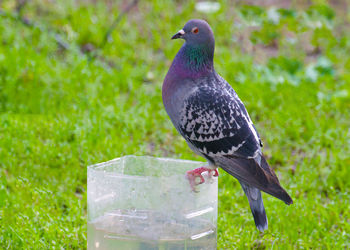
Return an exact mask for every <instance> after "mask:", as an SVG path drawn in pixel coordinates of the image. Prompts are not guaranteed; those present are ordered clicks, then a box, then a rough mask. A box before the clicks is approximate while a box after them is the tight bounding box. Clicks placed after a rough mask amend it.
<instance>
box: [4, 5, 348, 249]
mask: <svg viewBox="0 0 350 250" xmlns="http://www.w3.org/2000/svg"><path fill="white" fill-rule="evenodd" d="M72 2H73V1H58V2H56V1H54V2H46V1H44V2H43V3H41V1H37V0H33V1H30V2H29V3H27V4H26V5H25V6H24V7H23V9H22V11H21V13H22V15H23V16H25V17H26V18H28V19H30V20H32V21H35V23H36V25H35V27H28V26H26V25H24V24H23V23H21V22H20V21H18V18H17V17H16V16H15V15H14V16H13V15H12V17H10V16H9V14H10V13H14V8H15V2H14V1H9V0H7V1H6V0H5V1H2V2H1V4H0V9H1V10H2V11H3V12H1V13H0V248H4V249H22V248H24V249H28V248H34V249H49V248H50V249H51V248H66V249H78V248H85V247H86V209H87V207H86V166H87V165H90V164H93V163H98V162H102V161H107V160H110V159H113V158H116V157H119V156H122V155H128V154H136V155H153V156H165V157H173V158H182V159H194V160H202V159H200V158H199V157H197V156H195V155H194V154H193V153H192V152H191V151H190V149H189V148H188V146H187V145H186V143H185V142H184V140H183V139H182V138H181V137H180V136H179V135H178V133H177V132H176V131H175V129H174V128H173V126H172V124H171V122H170V120H169V118H168V117H167V115H166V113H165V110H164V108H163V105H162V100H161V85H162V81H163V79H164V76H165V74H166V72H167V70H168V67H169V66H170V63H171V60H172V59H173V57H174V56H175V54H176V52H177V50H178V49H179V48H180V46H181V44H182V42H180V41H171V40H170V37H171V36H172V35H173V34H174V33H175V32H176V31H178V30H179V29H180V28H181V27H182V26H183V25H184V23H185V22H186V20H188V19H190V18H194V17H197V18H198V17H201V18H205V19H206V20H208V22H209V23H210V24H211V26H212V28H213V30H214V33H215V35H216V54H215V67H216V70H217V71H218V72H219V73H220V74H221V75H222V76H223V77H224V78H225V79H226V80H227V81H228V82H230V83H231V85H232V86H233V87H234V89H235V90H236V92H237V93H238V94H239V96H240V97H241V99H242V100H243V102H244V103H245V105H246V107H247V109H248V111H249V112H250V114H251V117H252V120H253V121H254V122H255V124H256V126H257V128H258V130H259V132H260V135H261V137H262V139H263V142H264V144H265V146H264V153H265V154H266V156H267V158H268V160H269V162H270V164H271V166H273V168H274V169H275V170H276V172H277V175H278V176H279V178H280V181H281V183H282V184H283V186H284V187H285V188H286V189H287V190H288V191H289V193H290V194H291V196H292V197H293V199H294V204H293V205H291V206H285V205H284V204H283V203H282V202H280V201H278V200H277V199H275V198H273V197H271V196H268V195H265V194H264V201H265V207H266V211H267V214H268V218H269V230H268V231H267V232H266V233H264V234H260V233H259V232H258V231H257V230H256V228H255V226H254V222H253V218H252V216H251V214H250V211H249V208H248V202H247V200H246V198H245V197H244V195H243V191H242V190H241V188H240V186H239V184H238V182H237V181H236V180H235V179H234V178H232V177H230V176H229V175H228V174H225V173H224V172H223V171H221V176H220V178H219V188H220V191H219V217H218V228H219V229H218V248H219V249H225V248H226V249H232V248H242V249H245V248H247V247H249V248H262V249H264V248H268V249H294V248H306V249H309V248H325V249H330V248H334V249H344V248H350V243H349V242H350V219H349V218H350V212H349V206H350V182H349V180H350V171H349V165H350V139H349V138H350V130H349V128H350V72H349V68H350V57H349V55H350V33H349V32H348V27H349V23H350V15H349V12H346V9H345V8H344V6H332V5H329V4H327V2H326V1H320V0H319V1H317V0H315V1H312V4H311V5H309V6H305V5H304V6H298V5H295V4H292V6H291V8H290V9H280V8H274V9H272V10H271V9H270V8H269V7H259V6H248V5H243V4H235V5H234V4H232V3H230V2H226V1H222V2H221V9H220V10H219V11H218V12H216V13H213V14H203V13H198V12H196V10H195V3H194V2H189V3H187V2H185V1H184V2H182V1H178V2H177V3H173V2H170V1H169V2H168V1H153V2H144V1H142V2H140V3H139V4H138V7H137V8H134V9H133V10H131V11H130V13H128V14H127V15H126V16H125V17H124V18H123V19H122V20H121V22H120V23H119V24H118V25H117V28H116V29H115V30H114V32H113V33H112V36H111V39H110V40H109V42H108V43H107V44H106V46H104V47H103V48H99V47H100V44H102V41H103V37H104V34H105V32H106V30H107V29H108V27H109V26H110V24H111V23H112V21H113V19H114V18H115V16H116V15H118V13H120V10H121V6H122V3H120V2H117V3H113V1H96V2H97V3H96V4H93V3H92V2H89V1H76V2H75V3H72ZM105 2H106V3H108V4H105ZM347 8H349V6H348V7H347ZM276 15H277V16H278V20H277V21H276V19H275V18H273V17H274V16H276ZM55 34H60V36H61V38H62V39H63V40H64V41H66V42H67V43H68V44H70V47H69V49H68V50H63V49H62V48H60V47H59V46H58V45H57V43H56V41H55ZM86 44H90V46H91V45H92V46H93V47H95V48H96V49H95V50H94V51H93V53H94V54H96V55H97V56H95V57H94V56H92V55H86V54H83V53H82V52H81V48H82V47H84V46H86Z"/></svg>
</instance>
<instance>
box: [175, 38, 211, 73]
mask: <svg viewBox="0 0 350 250" xmlns="http://www.w3.org/2000/svg"><path fill="white" fill-rule="evenodd" d="M213 57H214V48H211V47H208V45H191V44H187V43H185V44H184V45H183V46H182V47H181V49H180V51H179V52H178V54H177V55H176V57H175V59H174V66H175V67H176V71H177V72H178V73H179V74H181V75H184V76H187V77H191V76H192V77H198V76H200V75H205V74H207V73H210V72H212V71H213V70H214V65H213Z"/></svg>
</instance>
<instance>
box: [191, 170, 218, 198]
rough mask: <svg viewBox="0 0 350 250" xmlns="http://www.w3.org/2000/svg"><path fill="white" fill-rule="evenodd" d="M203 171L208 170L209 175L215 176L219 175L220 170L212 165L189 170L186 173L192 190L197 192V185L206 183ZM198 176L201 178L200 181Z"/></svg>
mask: <svg viewBox="0 0 350 250" xmlns="http://www.w3.org/2000/svg"><path fill="white" fill-rule="evenodd" d="M203 172H208V175H209V176H215V177H216V176H219V173H218V170H217V169H216V168H215V169H212V168H210V167H200V168H196V169H193V170H189V171H187V172H186V174H187V178H188V181H189V182H190V185H191V188H192V190H193V191H195V192H196V189H195V187H196V186H197V185H199V184H202V183H204V181H205V180H204V177H203V176H202V173H203ZM211 172H214V174H213V175H211ZM197 177H199V178H200V181H199V182H198V183H197V182H196V179H197Z"/></svg>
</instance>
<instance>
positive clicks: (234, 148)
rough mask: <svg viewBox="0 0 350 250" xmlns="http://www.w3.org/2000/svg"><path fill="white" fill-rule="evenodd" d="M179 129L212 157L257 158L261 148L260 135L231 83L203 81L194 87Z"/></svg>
mask: <svg viewBox="0 0 350 250" xmlns="http://www.w3.org/2000/svg"><path fill="white" fill-rule="evenodd" d="M179 130H180V132H181V134H182V135H183V136H184V137H185V139H186V140H187V142H188V143H189V144H192V145H191V146H193V147H194V148H196V150H197V151H198V152H199V153H201V154H203V155H205V156H208V157H210V158H212V157H216V156H224V155H231V156H232V155H234V156H239V157H244V158H253V157H254V156H256V154H257V153H258V152H260V139H259V136H258V134H257V132H256V130H255V128H254V125H253V124H252V122H251V120H250V118H249V115H248V113H247V111H246V110H245V108H244V106H243V104H242V102H241V100H240V99H239V98H238V96H237V94H236V93H235V92H234V90H233V89H232V88H231V87H230V86H229V88H228V87H226V86H217V87H213V86H210V85H201V86H200V87H198V88H197V89H196V90H194V91H193V92H192V93H191V94H190V95H189V96H188V98H186V100H185V104H184V106H183V109H182V110H181V114H180V124H179ZM193 147H192V148H193Z"/></svg>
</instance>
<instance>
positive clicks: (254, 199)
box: [240, 182, 268, 232]
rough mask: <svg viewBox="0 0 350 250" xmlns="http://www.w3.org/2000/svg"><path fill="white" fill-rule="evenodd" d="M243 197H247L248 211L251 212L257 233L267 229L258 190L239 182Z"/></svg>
mask: <svg viewBox="0 0 350 250" xmlns="http://www.w3.org/2000/svg"><path fill="white" fill-rule="evenodd" d="M240 183H241V186H242V188H243V190H244V193H245V195H246V196H247V197H248V201H249V205H250V209H251V211H252V214H253V217H254V221H255V225H256V227H257V228H258V229H259V231H261V232H264V230H266V229H267V224H268V223H267V217H266V212H265V207H264V203H263V200H262V197H261V192H260V190H259V189H257V188H255V187H252V186H249V185H247V184H245V183H243V182H240Z"/></svg>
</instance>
